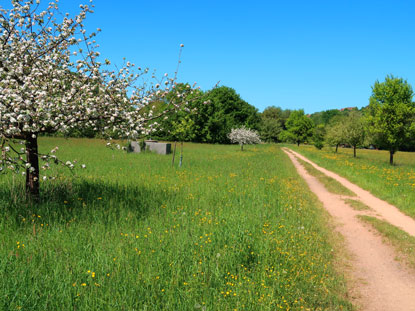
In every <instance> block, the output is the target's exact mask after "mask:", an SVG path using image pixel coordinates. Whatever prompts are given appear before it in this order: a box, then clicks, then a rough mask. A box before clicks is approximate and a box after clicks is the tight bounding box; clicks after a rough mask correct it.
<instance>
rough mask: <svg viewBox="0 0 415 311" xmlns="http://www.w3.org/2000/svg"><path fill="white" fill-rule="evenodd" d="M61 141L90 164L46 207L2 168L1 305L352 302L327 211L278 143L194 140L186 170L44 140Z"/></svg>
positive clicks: (46, 198)
mask: <svg viewBox="0 0 415 311" xmlns="http://www.w3.org/2000/svg"><path fill="white" fill-rule="evenodd" d="M55 146H60V150H59V152H58V155H59V156H60V157H61V158H62V159H64V160H74V159H77V160H78V161H80V162H82V163H86V165H87V169H86V170H79V171H77V172H76V173H75V174H74V175H72V174H71V173H69V172H68V170H67V169H64V168H62V169H59V170H58V171H59V172H60V176H59V177H58V179H57V180H55V181H45V182H42V183H41V191H42V193H41V196H42V198H41V202H39V203H38V204H37V205H33V206H31V205H28V204H27V203H26V202H25V200H24V195H23V179H22V177H19V176H14V177H13V176H11V175H7V176H1V177H0V182H1V187H0V191H1V194H0V201H1V202H0V206H1V213H2V217H1V219H0V254H1V257H0V309H1V310H352V307H351V304H350V303H349V302H347V301H346V300H345V299H344V298H343V297H345V283H344V280H343V278H342V277H341V275H339V273H337V272H336V271H335V270H334V268H333V266H334V263H333V261H334V260H335V253H336V252H333V248H335V247H336V246H335V245H334V244H333V243H335V242H334V240H333V238H332V237H331V236H332V233H331V231H330V229H328V223H327V217H326V214H325V213H324V212H323V211H322V209H321V208H320V205H319V203H318V202H317V199H316V198H315V196H314V195H312V194H311V193H310V192H309V191H308V188H307V187H306V185H305V183H304V182H303V180H301V179H300V178H299V176H298V175H297V173H296V171H295V168H294V167H293V166H292V164H291V162H290V161H289V159H288V157H287V156H286V155H285V154H284V153H283V152H282V151H281V150H280V149H279V147H277V146H275V145H260V146H256V147H248V148H246V149H247V150H246V151H244V152H241V151H240V150H239V149H240V148H239V146H221V145H197V144H185V148H184V152H185V153H184V165H183V167H182V168H178V167H172V166H171V157H170V156H161V155H156V154H127V153H124V152H121V151H114V150H110V149H108V148H106V147H105V142H103V141H100V140H87V139H70V140H65V139H59V138H43V139H41V149H43V150H44V151H46V150H50V149H52V148H53V147H55ZM53 172H56V170H55V171H53ZM51 173H52V172H51Z"/></svg>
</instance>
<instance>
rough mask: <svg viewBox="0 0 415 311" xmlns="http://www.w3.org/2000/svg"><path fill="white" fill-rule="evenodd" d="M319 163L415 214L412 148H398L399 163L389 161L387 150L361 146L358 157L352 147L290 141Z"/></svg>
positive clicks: (302, 152) (405, 210)
mask: <svg viewBox="0 0 415 311" xmlns="http://www.w3.org/2000/svg"><path fill="white" fill-rule="evenodd" d="M287 147H289V148H291V149H292V150H294V151H297V152H299V153H301V154H302V155H304V156H306V157H307V158H308V159H310V160H311V161H313V162H315V163H316V164H318V165H320V166H322V167H324V168H326V169H328V170H331V171H333V172H335V173H337V174H339V175H341V176H343V177H345V178H347V179H348V180H350V181H351V182H353V183H355V184H357V185H359V186H360V187H362V188H363V189H366V190H368V191H370V192H371V193H373V194H374V195H375V196H377V197H379V198H381V199H383V200H386V201H388V202H389V203H391V204H393V205H395V206H396V207H398V208H399V209H400V210H402V211H403V212H405V213H406V214H408V215H410V216H412V217H415V205H414V204H413V202H415V156H414V153H413V152H398V153H397V154H396V155H395V160H396V165H395V166H391V165H389V163H388V159H389V158H388V152H387V151H379V150H365V149H359V150H358V151H357V158H353V150H352V149H350V148H339V151H338V153H335V152H334V151H333V149H332V148H328V147H327V148H324V149H323V150H317V149H316V148H315V147H314V146H305V145H302V146H300V147H297V146H296V145H287Z"/></svg>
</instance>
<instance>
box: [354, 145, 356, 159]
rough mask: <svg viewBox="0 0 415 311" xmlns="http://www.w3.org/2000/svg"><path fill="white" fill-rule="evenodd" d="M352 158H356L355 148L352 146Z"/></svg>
mask: <svg viewBox="0 0 415 311" xmlns="http://www.w3.org/2000/svg"><path fill="white" fill-rule="evenodd" d="M353 157H354V158H356V146H353Z"/></svg>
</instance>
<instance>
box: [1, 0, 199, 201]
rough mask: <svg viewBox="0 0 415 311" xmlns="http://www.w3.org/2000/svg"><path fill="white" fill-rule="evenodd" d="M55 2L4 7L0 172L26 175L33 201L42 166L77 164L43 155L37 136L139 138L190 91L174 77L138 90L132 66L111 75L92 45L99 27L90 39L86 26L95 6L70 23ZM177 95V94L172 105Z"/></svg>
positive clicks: (17, 0) (138, 70)
mask: <svg viewBox="0 0 415 311" xmlns="http://www.w3.org/2000/svg"><path fill="white" fill-rule="evenodd" d="M57 2H58V1H56V2H50V3H49V4H48V5H47V6H45V8H44V9H41V8H42V7H41V5H40V0H36V1H33V0H30V1H29V0H26V1H22V0H12V1H11V8H10V9H4V8H3V7H1V6H0V146H1V147H0V148H1V151H2V153H1V159H0V171H1V172H3V173H4V172H7V171H14V172H18V173H21V174H23V175H25V176H26V191H27V193H28V194H29V195H30V196H31V197H37V196H38V195H39V179H47V177H46V175H44V176H41V173H40V168H42V169H44V170H47V169H49V168H50V164H52V163H56V164H62V165H65V166H67V167H69V168H70V169H72V168H74V167H75V165H76V163H74V162H73V161H72V162H71V161H67V162H63V161H60V160H59V159H58V158H57V157H56V155H55V152H56V151H57V150H58V148H54V149H53V150H51V151H50V152H48V153H45V154H40V153H39V152H38V136H39V134H42V133H57V132H61V133H64V134H65V133H67V132H68V131H69V130H71V129H74V128H77V129H83V128H92V129H94V130H95V131H100V132H102V134H103V135H104V136H106V137H111V136H113V135H117V137H125V138H135V137H137V136H139V135H144V134H148V133H149V132H150V131H152V129H153V128H155V127H156V126H157V122H156V121H155V119H156V118H158V117H160V116H161V115H165V114H166V113H167V112H169V111H175V110H178V109H179V108H181V106H182V104H183V100H182V99H183V98H184V97H185V96H186V95H187V93H190V92H192V89H191V88H190V87H189V88H186V89H183V90H180V91H179V90H176V89H175V86H176V75H175V76H174V77H173V78H170V77H168V75H167V74H165V75H164V77H163V78H162V79H161V80H156V79H155V77H154V76H153V78H154V83H148V84H144V85H139V86H137V84H136V81H137V79H138V78H140V77H141V76H142V75H143V74H146V73H148V69H141V68H140V67H136V66H135V65H134V64H131V63H130V62H125V63H124V66H123V67H122V68H121V69H118V70H116V71H114V70H111V69H110V68H111V67H110V66H111V62H110V61H109V60H104V61H101V59H100V53H99V52H98V51H97V48H98V47H99V46H98V45H97V43H96V42H95V40H94V37H95V36H96V33H97V32H99V31H100V29H97V32H95V33H91V34H87V32H86V30H85V28H84V24H83V23H84V20H85V18H86V16H87V15H88V14H89V13H92V8H93V5H80V13H79V14H78V15H77V16H75V17H72V18H71V17H69V14H68V13H66V14H62V13H61V12H60V11H59V8H58V4H57ZM182 46H183V45H181V47H182ZM180 51H181V50H180ZM179 59H180V57H179ZM179 63H180V60H179ZM176 74H177V72H176ZM172 92H173V93H175V96H170V97H169V98H168V99H167V97H166V95H167V94H171V93H172ZM154 102H163V103H164V107H163V109H162V110H161V111H160V110H158V112H157V113H155V112H153V111H152V104H153V103H154ZM39 159H40V160H42V161H43V162H42V164H43V165H42V166H41V167H40V165H39Z"/></svg>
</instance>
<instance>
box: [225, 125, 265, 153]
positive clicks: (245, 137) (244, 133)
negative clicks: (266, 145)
mask: <svg viewBox="0 0 415 311" xmlns="http://www.w3.org/2000/svg"><path fill="white" fill-rule="evenodd" d="M228 138H229V139H230V141H231V142H232V143H238V144H239V145H240V146H241V151H243V150H244V145H252V144H259V143H260V142H261V139H260V138H259V135H258V132H257V131H254V130H251V129H249V128H246V127H244V126H242V127H240V128H233V129H232V130H231V132H230V133H229V134H228Z"/></svg>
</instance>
